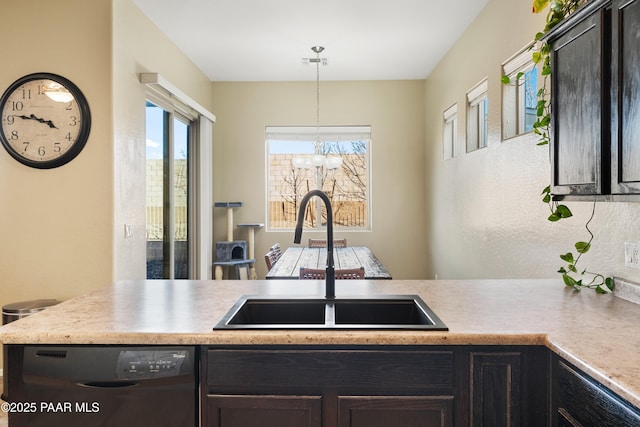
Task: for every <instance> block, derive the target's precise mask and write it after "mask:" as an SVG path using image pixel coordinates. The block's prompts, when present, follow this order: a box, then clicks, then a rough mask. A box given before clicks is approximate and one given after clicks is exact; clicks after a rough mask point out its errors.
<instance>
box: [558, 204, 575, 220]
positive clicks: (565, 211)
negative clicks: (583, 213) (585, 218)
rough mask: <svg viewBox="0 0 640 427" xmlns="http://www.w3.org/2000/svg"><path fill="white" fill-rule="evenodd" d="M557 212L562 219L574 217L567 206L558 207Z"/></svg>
mask: <svg viewBox="0 0 640 427" xmlns="http://www.w3.org/2000/svg"><path fill="white" fill-rule="evenodd" d="M556 212H557V213H558V215H559V216H560V218H569V217H572V216H573V214H572V213H571V210H570V209H569V208H568V207H567V206H566V205H558V207H557V208H556Z"/></svg>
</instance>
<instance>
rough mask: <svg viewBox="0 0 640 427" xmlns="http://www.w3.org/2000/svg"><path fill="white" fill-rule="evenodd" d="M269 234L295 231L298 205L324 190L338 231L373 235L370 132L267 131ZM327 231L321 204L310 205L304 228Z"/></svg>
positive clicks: (354, 129) (330, 128)
mask: <svg viewBox="0 0 640 427" xmlns="http://www.w3.org/2000/svg"><path fill="white" fill-rule="evenodd" d="M265 140H266V150H267V156H266V157H267V159H266V160H267V167H266V170H267V218H268V220H267V229H270V230H283V229H293V228H295V225H296V219H297V215H298V208H299V204H300V200H301V199H302V197H304V195H305V194H306V193H307V192H309V191H311V190H315V189H321V190H322V191H324V192H325V193H327V196H328V197H329V199H330V200H331V205H332V207H333V223H334V227H335V228H336V229H342V230H370V229H371V215H370V210H369V209H370V203H369V200H370V173H369V172H370V167H369V163H370V149H371V148H370V145H371V127H370V126H321V127H319V128H318V127H316V126H305V127H289V126H286V127H284V126H277V127H275V126H274V127H267V128H266V136H265ZM323 226H326V211H325V209H324V205H323V204H322V202H321V201H320V199H318V198H317V197H316V198H313V199H312V200H310V202H309V205H308V206H307V211H306V212H305V227H307V228H321V227H323Z"/></svg>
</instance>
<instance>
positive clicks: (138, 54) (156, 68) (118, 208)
mask: <svg viewBox="0 0 640 427" xmlns="http://www.w3.org/2000/svg"><path fill="white" fill-rule="evenodd" d="M113 3H114V18H113V26H114V31H113V34H114V42H113V57H114V59H113V63H114V79H113V97H114V103H113V105H114V106H115V107H114V110H113V117H114V146H113V150H114V157H115V161H114V164H113V167H114V175H115V177H114V192H113V201H114V224H113V230H112V231H113V242H114V256H115V260H114V265H113V268H114V279H115V280H118V279H130V278H145V277H146V268H145V258H146V247H145V241H146V236H145V212H146V210H145V186H144V182H145V167H146V166H145V108H144V105H145V90H146V88H145V86H144V85H141V84H140V80H139V74H140V73H160V74H161V75H162V76H163V77H164V78H166V79H167V80H168V81H169V82H171V83H172V84H173V85H175V86H177V87H178V88H180V90H181V91H183V92H184V93H186V94H187V95H188V96H189V97H191V98H192V99H194V100H195V101H196V102H198V103H199V104H201V105H202V106H203V107H205V108H207V109H209V110H211V106H212V103H211V82H210V81H209V80H208V79H207V77H206V76H205V75H204V74H203V73H202V72H201V71H200V70H199V69H198V68H197V67H195V66H194V65H193V63H192V62H190V61H189V60H188V59H187V58H186V56H185V55H184V54H183V53H182V52H180V51H179V50H178V49H177V48H176V46H175V45H173V43H171V42H170V41H169V39H167V37H166V36H165V35H163V34H162V33H161V32H160V31H159V30H158V28H157V27H156V26H155V25H154V24H153V23H152V22H151V21H149V20H148V19H147V18H146V17H145V16H144V15H143V14H142V12H141V11H140V10H139V9H138V8H137V6H135V5H134V4H133V3H132V2H131V0H113ZM205 143H211V141H208V142H205ZM125 224H128V225H131V230H132V236H131V237H130V238H125V237H124V226H125Z"/></svg>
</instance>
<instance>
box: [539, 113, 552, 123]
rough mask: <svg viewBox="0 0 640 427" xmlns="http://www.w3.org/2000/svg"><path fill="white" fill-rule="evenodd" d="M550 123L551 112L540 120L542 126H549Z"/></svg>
mask: <svg viewBox="0 0 640 427" xmlns="http://www.w3.org/2000/svg"><path fill="white" fill-rule="evenodd" d="M549 123H551V116H550V115H549V114H547V115H546V116H544V117H543V118H542V119H541V120H540V126H549Z"/></svg>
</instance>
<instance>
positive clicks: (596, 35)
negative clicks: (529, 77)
mask: <svg viewBox="0 0 640 427" xmlns="http://www.w3.org/2000/svg"><path fill="white" fill-rule="evenodd" d="M547 41H548V42H549V44H550V46H551V52H552V56H551V67H552V74H551V96H552V117H551V125H552V138H551V146H550V150H551V151H550V154H551V156H550V157H551V172H552V193H553V194H554V196H556V197H558V196H560V197H564V196H571V197H573V196H579V197H577V198H585V196H587V197H586V198H593V197H592V196H602V197H601V198H603V199H605V200H629V199H636V200H640V198H638V197H637V196H635V197H632V198H629V197H623V195H640V49H638V46H640V0H592V1H591V2H588V3H587V4H586V5H585V6H584V7H583V8H581V9H580V10H579V11H577V12H576V13H574V14H573V15H572V16H570V17H569V18H568V19H566V20H565V21H564V22H562V23H561V24H559V25H558V26H557V27H556V28H555V29H554V30H553V31H551V32H550V33H549V35H548V36H547Z"/></svg>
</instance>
